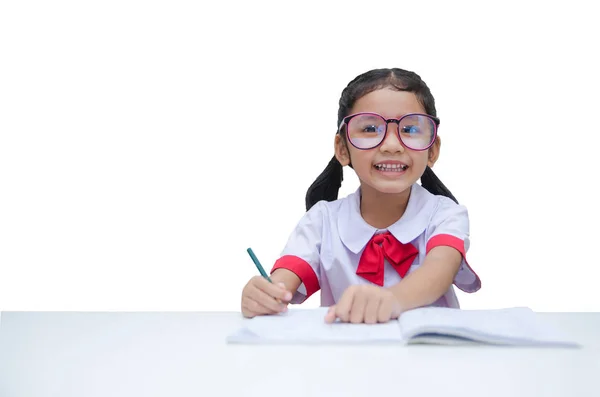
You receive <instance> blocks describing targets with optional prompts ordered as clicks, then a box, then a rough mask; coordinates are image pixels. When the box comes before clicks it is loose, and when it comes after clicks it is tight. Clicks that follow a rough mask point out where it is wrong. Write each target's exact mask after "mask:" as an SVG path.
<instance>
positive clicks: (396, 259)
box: [356, 232, 419, 286]
mask: <svg viewBox="0 0 600 397" xmlns="http://www.w3.org/2000/svg"><path fill="white" fill-rule="evenodd" d="M418 254H419V251H418V250H417V249H416V248H415V246H414V245H412V244H403V243H401V242H400V241H398V240H396V238H395V237H394V236H393V235H392V234H391V233H390V232H385V233H382V234H376V235H375V236H373V238H371V240H369V242H368V243H367V246H366V247H365V250H364V251H363V253H362V256H361V257H360V261H359V262H358V268H357V269H356V274H357V275H359V276H361V277H362V278H364V279H366V280H369V281H370V282H372V283H375V284H377V285H379V286H383V268H384V261H383V258H384V256H385V258H386V259H387V260H388V262H389V263H390V265H392V267H393V268H394V269H396V271H397V272H398V274H400V277H404V276H405V275H406V272H408V269H410V266H411V265H412V263H413V261H414V260H415V257H416V256H417V255H418Z"/></svg>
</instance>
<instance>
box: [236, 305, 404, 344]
mask: <svg viewBox="0 0 600 397" xmlns="http://www.w3.org/2000/svg"><path fill="white" fill-rule="evenodd" d="M326 313H327V308H317V309H297V310H294V309H290V310H289V311H288V312H287V313H282V314H278V315H272V316H259V317H254V318H252V319H247V320H244V321H243V324H242V329H240V330H238V332H236V333H235V334H233V335H230V336H229V337H228V338H227V339H228V341H229V342H230V343H307V344H313V343H314V344H316V343H336V342H342V343H372V342H398V341H400V340H401V339H400V337H401V335H400V329H399V326H398V323H397V322H396V321H390V322H388V323H384V324H348V323H340V322H336V323H334V324H327V323H325V314H326Z"/></svg>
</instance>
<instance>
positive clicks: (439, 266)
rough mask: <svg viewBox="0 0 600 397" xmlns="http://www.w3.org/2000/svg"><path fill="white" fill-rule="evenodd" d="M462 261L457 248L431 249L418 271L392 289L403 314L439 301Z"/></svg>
mask: <svg viewBox="0 0 600 397" xmlns="http://www.w3.org/2000/svg"><path fill="white" fill-rule="evenodd" d="M461 261H462V256H461V254H460V253H459V252H458V251H456V250H455V249H454V248H451V247H436V248H434V249H432V250H431V251H430V252H429V253H428V254H427V257H426V258H425V260H424V261H423V264H422V265H421V266H420V267H419V268H417V269H416V270H415V271H414V272H411V273H409V274H408V275H407V276H406V277H405V278H404V279H403V280H402V281H401V282H399V283H398V284H396V285H394V286H392V287H390V288H389V289H390V291H391V292H392V293H393V294H394V296H395V297H396V299H397V300H398V302H399V303H400V307H401V310H402V311H403V312H404V311H406V310H411V309H414V308H417V307H422V306H427V305H430V304H432V303H434V302H435V301H437V300H438V299H439V298H440V297H441V296H442V295H444V294H445V293H446V291H448V289H449V288H450V286H451V285H452V282H453V280H454V277H455V275H456V273H457V272H458V269H459V268H460V264H461Z"/></svg>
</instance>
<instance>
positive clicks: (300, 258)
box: [271, 201, 325, 303]
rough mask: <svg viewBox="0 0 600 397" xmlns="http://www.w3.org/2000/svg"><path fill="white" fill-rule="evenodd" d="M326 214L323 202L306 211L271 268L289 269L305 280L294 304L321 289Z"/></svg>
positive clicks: (296, 294)
mask: <svg viewBox="0 0 600 397" xmlns="http://www.w3.org/2000/svg"><path fill="white" fill-rule="evenodd" d="M324 215H325V202H324V201H321V202H318V203H317V204H315V205H314V206H312V207H311V208H310V209H309V210H308V211H307V212H306V213H305V214H304V216H303V217H302V218H301V219H300V222H298V224H297V225H296V228H295V229H294V231H293V232H292V234H291V235H290V237H289V238H288V241H287V243H286V245H285V247H284V249H283V251H282V252H281V256H280V258H279V259H278V260H277V261H276V262H275V265H274V266H273V269H272V270H271V273H272V272H274V271H275V270H277V269H287V270H289V271H291V272H293V273H295V274H296V275H297V276H298V277H299V278H300V280H301V281H302V284H301V285H300V287H299V288H298V290H297V292H296V293H295V294H294V296H293V298H292V302H291V303H302V302H304V301H305V300H306V299H308V298H309V297H310V296H311V295H312V294H314V293H315V292H317V291H319V289H321V287H320V275H319V274H320V267H321V260H320V250H321V241H322V233H323V217H324Z"/></svg>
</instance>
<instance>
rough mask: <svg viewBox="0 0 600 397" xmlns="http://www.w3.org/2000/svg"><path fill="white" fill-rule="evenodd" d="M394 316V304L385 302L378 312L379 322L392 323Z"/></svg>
mask: <svg viewBox="0 0 600 397" xmlns="http://www.w3.org/2000/svg"><path fill="white" fill-rule="evenodd" d="M391 314H392V302H390V301H389V300H385V299H384V300H383V301H382V302H381V304H380V305H379V309H378V310H377V321H378V322H380V323H387V322H388V321H390V317H391Z"/></svg>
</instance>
